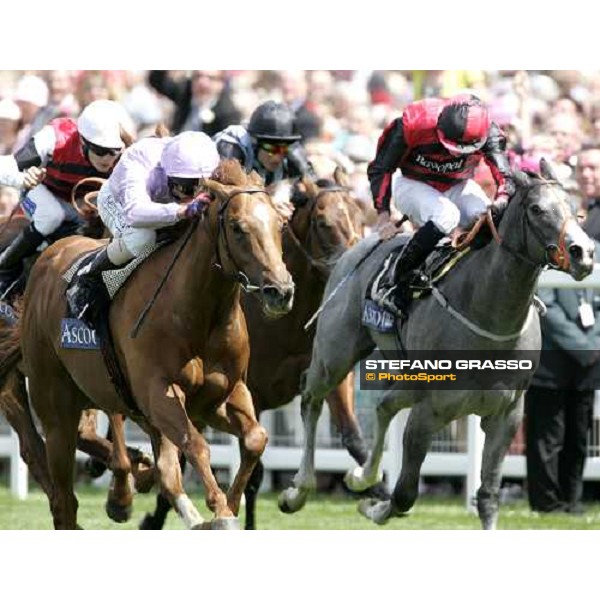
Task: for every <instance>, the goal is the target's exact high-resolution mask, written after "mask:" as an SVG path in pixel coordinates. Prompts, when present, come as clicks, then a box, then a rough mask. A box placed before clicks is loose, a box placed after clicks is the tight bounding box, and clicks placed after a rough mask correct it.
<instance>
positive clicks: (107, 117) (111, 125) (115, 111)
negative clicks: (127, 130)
mask: <svg viewBox="0 0 600 600" xmlns="http://www.w3.org/2000/svg"><path fill="white" fill-rule="evenodd" d="M124 110H125V109H124V108H123V107H122V106H121V105H120V104H118V103H117V102H113V101H112V100H95V101H94V102H92V103H90V104H88V105H87V106H86V107H85V108H84V109H83V112H82V113H81V114H80V115H79V118H78V119H77V130H78V131H79V135H81V136H82V137H84V138H85V139H86V140H87V141H88V142H91V143H92V144H95V145H96V146H101V147H102V148H123V147H124V146H125V144H124V143H123V140H122V139H121V126H122V122H123V117H124V115H123V113H124Z"/></svg>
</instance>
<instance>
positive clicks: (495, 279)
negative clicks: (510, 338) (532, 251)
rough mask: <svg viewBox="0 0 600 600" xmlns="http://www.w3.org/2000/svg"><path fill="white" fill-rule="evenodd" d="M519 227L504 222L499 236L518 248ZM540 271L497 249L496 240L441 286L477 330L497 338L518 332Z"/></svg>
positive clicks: (477, 252)
mask: <svg viewBox="0 0 600 600" xmlns="http://www.w3.org/2000/svg"><path fill="white" fill-rule="evenodd" d="M518 227H519V225H518V224H514V226H511V225H510V223H506V224H505V226H503V227H502V230H501V235H505V236H506V237H505V238H504V239H505V242H506V243H509V244H510V245H511V247H513V248H516V247H518V245H519V243H520V242H519V240H518V239H516V235H518V233H517V232H518V230H517V228H518ZM539 273H540V269H539V268H536V267H535V266H533V265H532V264H530V263H528V262H527V261H525V260H521V259H519V258H517V257H515V256H514V255H513V254H511V253H509V252H508V251H507V250H506V249H503V248H501V247H500V245H499V244H498V243H496V242H495V241H492V242H490V243H489V244H488V245H487V246H486V247H485V248H483V249H481V250H478V251H476V252H475V253H474V255H473V256H471V257H470V258H469V259H468V260H466V261H465V262H464V263H463V266H462V268H461V269H458V270H457V272H456V273H455V275H456V276H455V277H449V278H448V280H447V285H446V286H444V287H443V290H444V292H445V293H446V294H447V296H448V298H449V301H450V303H451V304H452V306H453V307H454V308H456V309H457V310H459V311H460V312H462V313H463V314H465V315H466V316H467V317H468V318H469V319H470V320H472V321H474V322H475V323H476V324H478V325H479V326H480V327H483V328H485V329H487V330H488V331H492V332H494V333H496V334H498V335H509V334H512V333H514V332H516V331H519V330H520V329H521V328H522V327H523V325H524V323H525V321H526V319H527V317H528V314H529V310H530V306H531V301H532V298H533V294H534V292H535V288H536V284H537V279H538V276H539Z"/></svg>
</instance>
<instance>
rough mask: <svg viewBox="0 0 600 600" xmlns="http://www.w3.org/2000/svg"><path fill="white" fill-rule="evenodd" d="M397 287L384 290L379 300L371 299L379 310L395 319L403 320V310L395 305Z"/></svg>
mask: <svg viewBox="0 0 600 600" xmlns="http://www.w3.org/2000/svg"><path fill="white" fill-rule="evenodd" d="M397 289H398V288H397V286H394V287H392V288H390V289H388V290H386V291H385V292H384V293H383V294H382V295H381V296H380V297H379V298H373V300H375V302H377V304H378V305H379V306H381V308H384V309H385V310H387V311H388V312H390V313H392V314H393V315H394V316H395V317H399V318H404V317H405V316H406V314H405V312H404V310H403V309H402V308H401V307H399V306H398V305H397V304H396V301H395V299H396V292H397Z"/></svg>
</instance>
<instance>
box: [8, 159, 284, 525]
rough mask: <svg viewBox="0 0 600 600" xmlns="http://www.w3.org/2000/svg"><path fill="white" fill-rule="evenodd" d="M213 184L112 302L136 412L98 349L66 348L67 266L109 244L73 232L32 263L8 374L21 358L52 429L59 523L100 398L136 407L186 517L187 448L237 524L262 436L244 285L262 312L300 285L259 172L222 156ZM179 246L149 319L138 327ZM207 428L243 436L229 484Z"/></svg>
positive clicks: (120, 408) (53, 504) (210, 501)
mask: <svg viewBox="0 0 600 600" xmlns="http://www.w3.org/2000/svg"><path fill="white" fill-rule="evenodd" d="M205 185H206V188H207V190H208V191H210V192H211V193H212V194H213V195H214V197H215V200H214V202H212V203H211V205H210V207H209V208H208V210H207V213H206V214H205V215H204V217H203V218H202V219H200V220H199V221H197V222H194V223H192V224H190V225H189V226H188V228H187V231H186V234H185V235H184V236H183V237H182V238H180V240H179V243H175V244H174V245H170V246H166V247H162V248H160V249H158V250H157V251H155V252H154V254H152V255H151V256H150V257H149V258H148V259H147V260H146V261H145V263H144V264H143V265H141V266H140V267H139V268H138V269H137V270H136V271H135V272H134V273H133V274H132V276H131V277H130V280H129V281H128V282H127V284H126V285H125V286H124V287H123V289H122V290H120V292H119V293H118V294H117V296H116V297H115V299H114V301H113V303H112V305H111V307H110V313H109V314H110V321H109V323H110V330H111V333H112V337H113V342H114V346H115V350H116V353H117V356H118V358H119V362H120V366H121V369H122V371H123V374H124V376H125V378H126V381H127V384H128V387H129V389H130V391H131V394H132V396H133V398H135V401H136V403H137V408H138V410H137V411H133V410H131V409H130V408H129V406H128V405H127V403H126V402H124V400H123V399H122V398H121V396H120V395H119V394H118V393H117V391H116V389H115V387H114V386H113V384H112V383H111V380H110V378H109V374H108V371H107V368H106V366H105V363H104V361H103V359H102V356H101V354H100V353H97V352H90V351H79V350H64V349H62V348H60V347H59V331H60V324H61V320H62V318H63V317H64V316H65V314H66V311H67V307H66V301H65V291H66V284H65V282H64V281H63V279H62V274H63V273H64V272H65V271H66V270H67V269H68V267H69V266H70V265H72V264H73V262H74V261H75V260H76V259H77V258H78V257H80V256H82V255H83V254H84V253H86V252H89V251H90V250H94V249H97V248H98V247H100V246H101V245H102V243H101V242H96V241H93V240H90V239H87V238H83V237H77V236H74V237H71V238H67V239H64V240H61V241H59V242H57V243H56V244H54V245H53V246H51V247H50V248H48V249H47V250H46V251H44V252H43V253H42V255H41V256H40V258H39V259H38V261H37V262H36V264H35V266H34V267H33V269H32V272H31V275H30V279H29V283H28V286H27V289H26V293H25V299H24V306H23V312H22V316H21V319H20V322H19V326H18V327H16V328H14V330H13V331H14V336H13V339H12V348H8V347H6V348H5V352H3V357H4V359H3V362H2V365H1V366H0V375H5V374H7V373H9V372H10V370H11V369H12V368H13V367H14V366H15V365H16V363H17V362H18V360H19V359H20V356H21V355H22V358H23V367H24V369H25V372H26V373H27V375H28V377H29V389H30V397H31V403H32V405H33V408H34V409H35V411H36V413H37V415H38V417H39V419H40V422H41V424H42V427H43V429H44V432H45V434H46V452H47V457H48V466H49V471H50V478H51V481H52V488H53V489H52V495H51V498H50V508H51V511H52V515H53V519H54V525H55V527H56V528H69V529H72V528H75V527H77V499H76V497H75V494H74V490H73V467H74V460H75V446H76V441H77V430H78V424H79V421H80V417H81V412H82V410H85V409H86V408H91V407H96V408H100V409H101V410H103V411H105V412H106V413H108V414H115V413H118V414H124V415H127V416H128V417H130V418H132V419H134V420H135V421H136V422H137V423H138V424H139V425H140V426H141V427H142V428H143V429H144V430H145V431H146V432H147V433H148V434H149V436H150V438H151V441H152V445H153V449H154V453H155V460H156V467H157V476H158V479H159V481H160V484H161V488H162V490H163V492H165V494H166V495H167V497H168V498H169V500H170V502H171V503H172V504H173V505H174V506H175V507H176V509H177V511H178V513H179V514H180V516H181V517H182V519H183V520H184V522H185V524H186V525H187V526H188V527H200V526H201V525H202V521H203V520H202V518H201V517H200V515H199V514H198V512H197V511H196V509H195V507H194V506H193V504H192V503H191V501H190V499H189V498H188V496H187V495H186V494H185V492H184V489H183V486H182V480H181V479H182V478H181V471H180V468H179V461H178V451H181V452H183V454H184V456H185V457H186V458H187V460H188V461H189V462H191V464H192V466H193V467H194V468H195V470H196V471H197V473H198V474H199V476H200V478H201V479H202V482H203V484H204V487H205V490H206V504H207V506H208V508H209V509H210V511H211V512H212V513H213V514H214V520H213V521H212V523H211V526H212V527H213V528H230V527H237V513H238V511H239V504H240V499H241V495H242V493H243V490H244V488H245V487H246V483H247V481H248V478H249V477H250V475H251V473H252V470H253V469H254V466H255V464H256V462H257V460H258V459H259V458H260V455H261V454H262V452H263V450H264V447H265V445H266V442H267V436H266V432H265V431H264V429H263V428H262V427H261V426H260V424H259V423H258V421H257V419H256V415H255V411H254V408H253V405H252V398H251V396H250V392H249V391H248V388H247V387H246V383H245V379H246V373H247V368H248V357H249V344H248V334H247V329H246V323H245V319H244V316H243V313H242V310H241V307H240V291H241V288H242V286H243V287H245V288H246V289H248V290H252V291H256V292H258V293H260V296H261V299H262V303H263V308H264V310H265V313H267V314H268V315H271V316H273V317H277V316H281V315H282V314H284V313H285V312H288V311H289V310H290V309H291V305H292V299H293V283H292V281H291V277H290V275H289V273H288V271H287V269H286V267H285V264H284V263H283V260H282V247H281V226H282V221H281V219H280V217H279V216H278V214H277V212H276V211H275V209H274V207H273V204H272V201H271V199H270V197H269V196H268V194H266V192H265V191H264V188H263V187H262V182H261V180H260V178H259V177H257V176H255V175H252V176H247V175H246V174H245V173H244V172H243V171H242V169H241V168H240V167H239V165H238V164H237V163H236V162H235V161H225V162H223V163H222V164H221V165H220V167H219V169H218V172H217V174H216V176H215V179H214V180H208V181H207V182H206V183H205ZM184 241H187V244H185V246H184V245H183V242H184ZM178 252H180V254H179V257H178V259H177V261H176V262H175V264H174V266H173V268H172V271H171V272H170V275H169V277H168V279H167V280H166V282H165V285H164V287H163V288H162V292H161V294H160V295H158V296H157V297H156V299H155V303H154V305H153V307H152V311H151V316H152V318H151V319H148V320H147V321H146V322H145V324H144V326H143V327H142V328H141V329H140V330H139V334H138V335H137V337H134V336H131V335H130V332H131V331H132V329H133V327H134V325H135V324H136V321H137V319H138V316H139V315H140V314H141V312H142V311H143V310H144V308H145V306H146V305H147V303H148V301H149V300H150V298H151V297H152V296H153V294H154V291H155V289H156V284H157V282H158V281H160V279H161V277H162V276H164V274H165V272H166V271H167V270H168V267H169V265H170V264H171V262H172V261H173V258H174V257H175V255H176V253H178ZM7 346H8V345H7ZM206 425H210V426H211V427H214V428H216V429H219V430H221V431H226V432H228V433H231V434H233V435H236V436H237V437H238V438H239V439H240V451H241V462H240V469H239V471H238V473H237V475H236V477H235V479H234V482H233V484H232V486H231V487H230V489H229V491H228V493H227V495H225V494H224V493H223V492H222V491H221V490H220V489H219V486H218V485H217V482H216V480H215V478H214V475H213V473H212V471H211V469H210V461H209V454H210V452H209V447H208V444H207V443H206V440H205V439H204V437H203V436H202V434H201V433H200V431H199V430H201V429H202V428H203V427H204V426H206Z"/></svg>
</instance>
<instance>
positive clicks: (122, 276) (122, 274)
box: [62, 243, 164, 300]
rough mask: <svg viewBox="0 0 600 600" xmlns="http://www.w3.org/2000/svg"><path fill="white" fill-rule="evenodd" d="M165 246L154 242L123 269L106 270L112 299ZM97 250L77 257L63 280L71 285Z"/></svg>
mask: <svg viewBox="0 0 600 600" xmlns="http://www.w3.org/2000/svg"><path fill="white" fill-rule="evenodd" d="M161 246H164V243H162V244H160V243H159V244H152V245H151V246H147V247H146V248H145V249H144V251H143V252H142V253H141V254H140V255H139V256H138V257H137V258H134V259H133V260H132V261H131V262H130V263H127V264H126V265H125V266H124V267H123V268H121V269H115V270H114V271H104V273H102V281H103V282H104V285H105V286H106V291H107V292H108V295H109V296H110V298H111V300H112V299H113V298H114V297H115V295H116V293H117V292H118V291H119V290H120V289H121V288H122V287H123V285H124V284H125V282H126V281H127V280H128V279H129V277H130V276H131V274H132V273H133V272H134V271H135V270H136V269H137V268H138V267H139V266H140V265H141V264H142V263H143V262H144V261H145V260H146V259H147V258H148V257H149V256H150V255H151V254H152V253H153V252H154V251H155V250H157V249H158V248H160V247H161ZM96 252H97V250H92V251H91V252H86V253H85V254H84V255H83V256H79V257H77V259H76V260H75V262H73V264H71V266H70V267H69V268H68V269H67V270H66V271H65V272H64V273H63V276H62V278H63V280H64V281H66V282H67V283H68V284H69V285H70V284H71V281H73V277H74V276H75V274H76V273H77V271H79V269H80V268H81V267H83V266H85V265H86V264H87V263H88V262H89V261H90V260H92V258H93V257H94V255H95V254H96Z"/></svg>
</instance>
